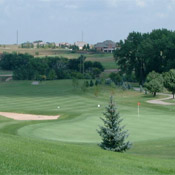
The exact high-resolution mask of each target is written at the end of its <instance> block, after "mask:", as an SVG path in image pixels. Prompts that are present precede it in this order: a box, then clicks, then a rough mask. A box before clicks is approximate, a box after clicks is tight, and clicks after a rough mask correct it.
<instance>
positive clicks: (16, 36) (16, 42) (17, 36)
mask: <svg viewBox="0 0 175 175" xmlns="http://www.w3.org/2000/svg"><path fill="white" fill-rule="evenodd" d="M16 44H17V45H18V30H17V31H16Z"/></svg>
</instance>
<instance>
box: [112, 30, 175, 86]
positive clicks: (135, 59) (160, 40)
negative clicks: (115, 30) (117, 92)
mask: <svg viewBox="0 0 175 175" xmlns="http://www.w3.org/2000/svg"><path fill="white" fill-rule="evenodd" d="M114 58H115V61H116V63H117V65H118V66H119V68H120V70H121V72H122V73H125V74H127V75H128V77H129V76H130V75H131V76H133V74H134V76H135V78H136V80H137V81H139V83H140V84H141V85H143V84H144V82H145V79H146V77H147V75H148V74H149V73H150V72H152V71H155V72H158V73H162V72H167V71H169V70H170V69H172V68H174V67H175V32H173V31H169V30H167V29H162V30H153V31H152V32H151V33H144V34H142V33H139V32H132V33H130V34H129V35H128V37H127V39H126V40H124V41H120V42H118V43H117V49H116V51H115V52H114Z"/></svg>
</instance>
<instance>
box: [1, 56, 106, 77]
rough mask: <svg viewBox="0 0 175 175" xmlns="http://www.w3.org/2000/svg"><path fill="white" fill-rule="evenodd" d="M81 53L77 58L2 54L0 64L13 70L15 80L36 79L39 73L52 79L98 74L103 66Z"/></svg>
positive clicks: (5, 68)
mask: <svg viewBox="0 0 175 175" xmlns="http://www.w3.org/2000/svg"><path fill="white" fill-rule="evenodd" d="M85 59H86V57H85V56H83V55H81V56H80V57H79V58H78V59H67V58H63V57H44V58H34V57H33V56H31V55H28V54H17V53H13V54H8V53H5V54H3V55H2V58H1V60H0V66H1V68H2V69H3V70H13V71H14V79H15V80H36V79H38V77H39V76H40V75H46V77H47V78H48V79H49V80H53V79H72V78H78V79H83V78H85V79H91V78H94V77H97V76H99V74H100V73H101V72H102V70H103V66H102V65H101V63H99V64H98V62H94V63H93V62H91V61H88V64H86V65H85Z"/></svg>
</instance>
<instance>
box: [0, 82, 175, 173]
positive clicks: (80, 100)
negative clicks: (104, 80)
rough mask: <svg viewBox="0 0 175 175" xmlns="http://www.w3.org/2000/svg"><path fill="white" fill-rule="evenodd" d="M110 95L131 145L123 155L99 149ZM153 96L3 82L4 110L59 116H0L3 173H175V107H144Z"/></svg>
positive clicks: (68, 84) (0, 91)
mask: <svg viewBox="0 0 175 175" xmlns="http://www.w3.org/2000/svg"><path fill="white" fill-rule="evenodd" d="M80 84H81V83H80ZM111 92H113V93H114V96H115V99H116V101H117V104H118V108H119V111H120V114H121V116H122V118H124V121H123V124H125V125H126V129H128V130H129V133H130V137H129V139H130V140H131V141H132V142H133V148H132V149H131V150H130V151H129V152H127V153H124V154H121V153H111V152H108V151H104V150H101V149H100V148H99V147H98V146H97V143H98V142H99V141H100V138H99V136H98V134H97V132H96V129H97V128H98V125H100V124H102V123H101V121H100V119H99V117H102V116H103V115H102V112H103V111H104V107H105V106H106V105H107V104H108V100H109V96H110V94H111ZM151 98H152V97H151V96H144V95H142V94H140V93H137V92H134V91H122V90H119V89H116V90H114V89H113V88H110V87H104V86H102V87H101V88H100V92H99V96H98V97H95V95H94V88H91V89H89V90H88V91H87V92H86V93H83V92H82V91H81V90H80V89H74V88H73V86H72V82H71V80H60V81H47V82H42V83H41V84H40V85H38V86H33V85H31V82H30V81H18V82H16V81H12V82H8V83H1V86H0V111H1V112H3V111H4V112H19V113H31V114H47V115H57V114H60V115H61V117H60V119H58V120H54V121H14V120H11V119H7V118H4V117H0V140H1V142H0V166H1V168H0V174H15V173H16V174H71V175H72V174H83V175H84V174H104V175H106V174H136V175H137V174H138V175H139V174H153V175H156V174H175V167H174V164H175V151H174V146H175V141H174V136H175V131H174V126H175V118H174V112H175V109H174V107H173V106H159V105H152V104H148V103H146V101H147V100H149V99H151ZM138 101H140V102H141V109H140V118H138V116H137V102H138ZM98 104H100V105H101V108H98V107H97V105H98ZM58 106H60V109H58Z"/></svg>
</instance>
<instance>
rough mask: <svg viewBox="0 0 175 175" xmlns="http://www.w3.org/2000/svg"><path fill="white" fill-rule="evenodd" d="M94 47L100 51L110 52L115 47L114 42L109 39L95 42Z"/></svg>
mask: <svg viewBox="0 0 175 175" xmlns="http://www.w3.org/2000/svg"><path fill="white" fill-rule="evenodd" d="M94 48H95V49H96V50H97V51H100V52H106V53H112V52H113V51H114V50H115V49H116V43H115V42H113V41H111V40H106V41H104V42H101V43H97V44H95V46H94Z"/></svg>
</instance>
